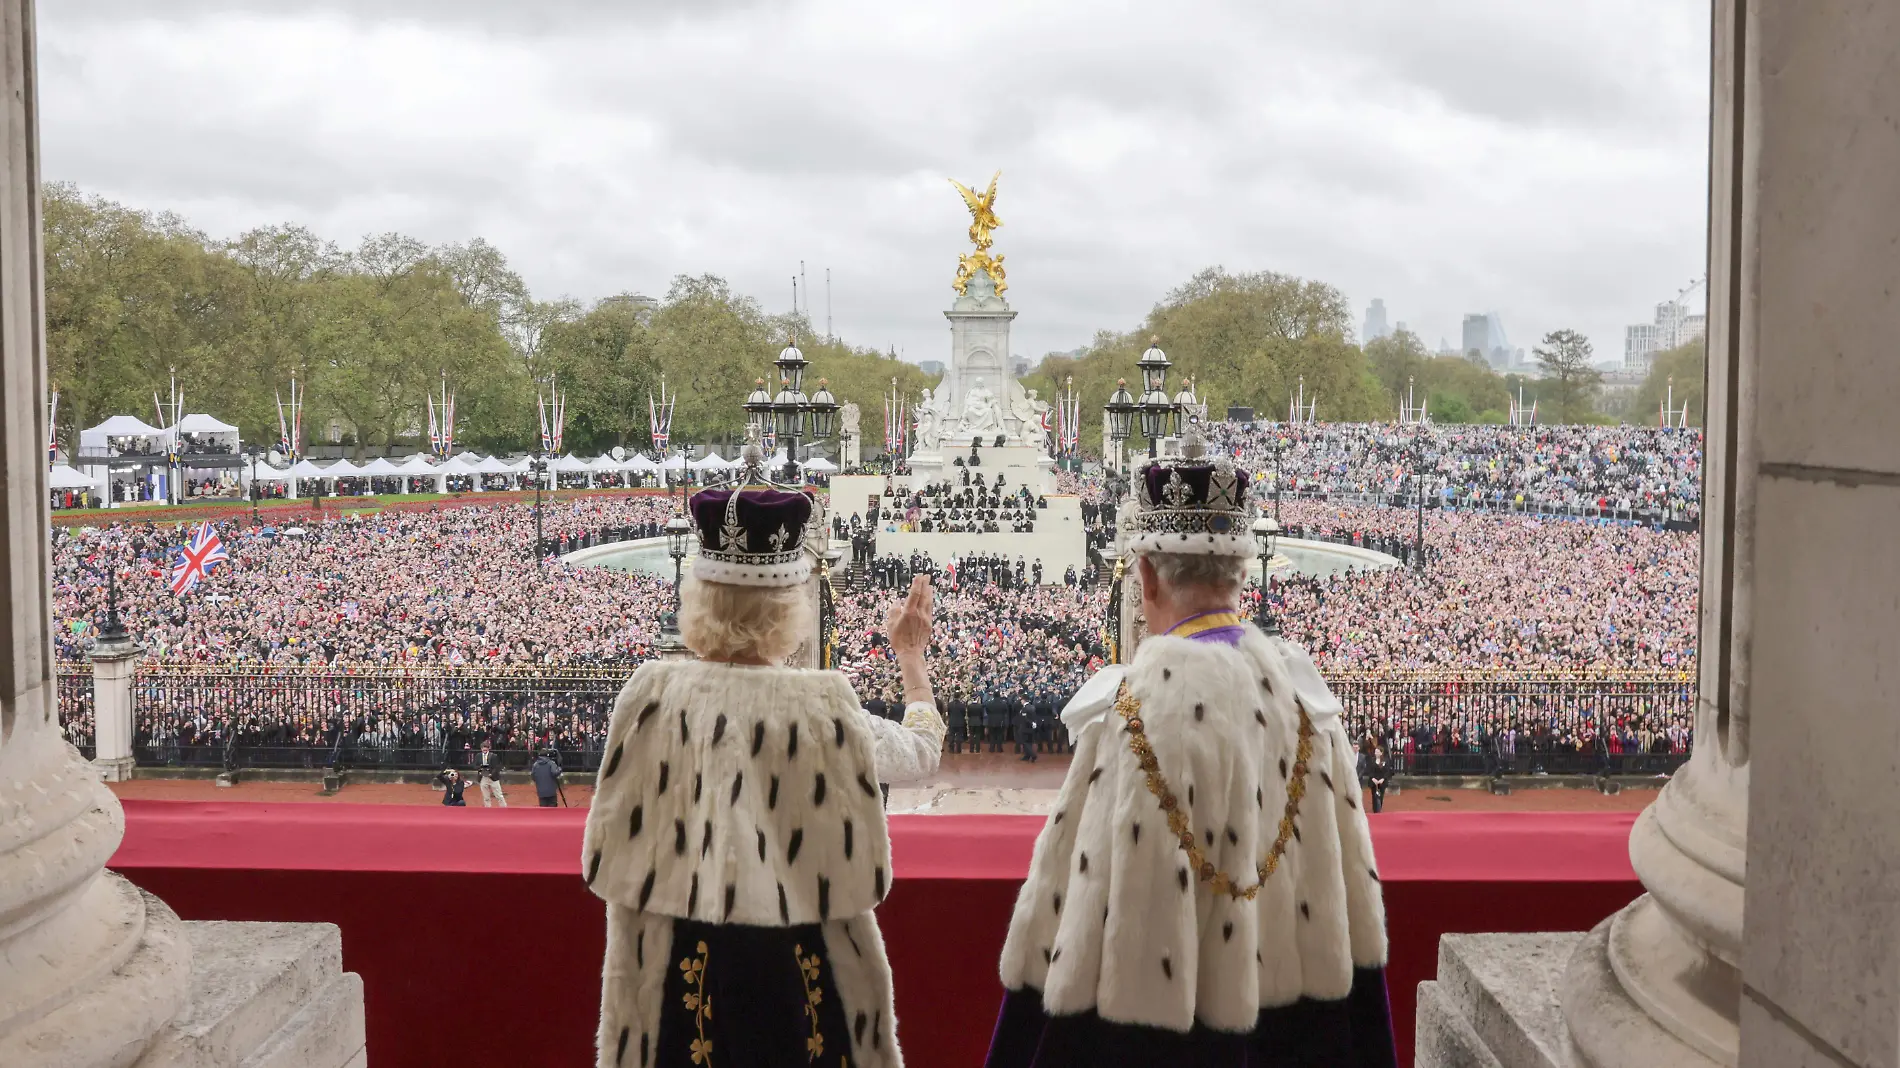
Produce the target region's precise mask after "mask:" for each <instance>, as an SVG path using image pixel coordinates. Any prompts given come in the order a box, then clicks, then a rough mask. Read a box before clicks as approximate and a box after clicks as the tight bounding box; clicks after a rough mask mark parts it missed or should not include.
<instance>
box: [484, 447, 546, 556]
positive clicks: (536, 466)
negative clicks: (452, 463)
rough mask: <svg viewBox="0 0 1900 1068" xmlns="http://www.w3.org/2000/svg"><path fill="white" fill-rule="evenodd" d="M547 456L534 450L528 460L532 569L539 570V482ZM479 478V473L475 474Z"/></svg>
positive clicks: (544, 473)
mask: <svg viewBox="0 0 1900 1068" xmlns="http://www.w3.org/2000/svg"><path fill="white" fill-rule="evenodd" d="M547 470H548V458H547V457H546V456H544V455H542V454H541V453H539V452H536V453H535V454H534V455H533V456H532V457H531V458H530V459H529V460H528V471H529V472H530V473H531V474H533V475H534V570H535V573H536V574H540V572H541V482H542V480H543V479H544V478H545V476H546V475H547ZM475 477H477V478H480V477H481V476H480V475H477V476H475Z"/></svg>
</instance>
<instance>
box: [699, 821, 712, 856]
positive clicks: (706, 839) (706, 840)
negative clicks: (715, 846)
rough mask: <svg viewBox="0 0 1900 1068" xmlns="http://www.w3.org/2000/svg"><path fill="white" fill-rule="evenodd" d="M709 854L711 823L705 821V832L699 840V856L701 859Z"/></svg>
mask: <svg viewBox="0 0 1900 1068" xmlns="http://www.w3.org/2000/svg"><path fill="white" fill-rule="evenodd" d="M710 852H712V821H711V820H707V821H706V831H705V833H704V834H702V835H701V836H700V838H699V855H700V856H702V857H703V856H705V855H706V854H708V853H710Z"/></svg>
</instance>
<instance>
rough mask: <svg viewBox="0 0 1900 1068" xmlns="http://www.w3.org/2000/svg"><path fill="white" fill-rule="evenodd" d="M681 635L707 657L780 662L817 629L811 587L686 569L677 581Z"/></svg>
mask: <svg viewBox="0 0 1900 1068" xmlns="http://www.w3.org/2000/svg"><path fill="white" fill-rule="evenodd" d="M679 626H680V638H681V639H682V640H684V641H685V642H686V647H687V648H689V649H691V650H692V651H693V652H695V653H698V654H699V655H700V656H701V657H704V658H705V659H707V660H734V659H758V660H763V661H765V662H766V663H769V664H777V663H781V662H783V661H784V660H785V658H786V657H788V656H791V655H792V652H793V651H794V650H796V649H797V648H798V646H799V643H800V642H803V641H804V640H805V639H806V638H807V637H809V636H810V634H811V632H813V631H815V630H816V629H817V628H816V623H815V621H814V620H813V619H812V608H811V599H810V594H809V592H808V591H807V590H806V589H805V587H804V585H803V584H802V583H801V584H799V585H797V586H735V585H733V584H731V583H726V582H709V581H707V580H705V579H701V578H698V577H695V576H694V575H693V574H692V573H691V572H688V573H687V575H686V577H685V578H684V579H683V580H682V581H681V583H680V614H679Z"/></svg>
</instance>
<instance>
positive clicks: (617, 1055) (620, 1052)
mask: <svg viewBox="0 0 1900 1068" xmlns="http://www.w3.org/2000/svg"><path fill="white" fill-rule="evenodd" d="M632 1030H633V1029H632V1028H629V1027H623V1028H621V1029H620V1044H619V1045H618V1046H617V1047H615V1049H614V1063H615V1064H619V1063H620V1060H621V1058H623V1057H625V1056H626V1055H627V1039H628V1038H629V1037H630V1036H631V1033H632Z"/></svg>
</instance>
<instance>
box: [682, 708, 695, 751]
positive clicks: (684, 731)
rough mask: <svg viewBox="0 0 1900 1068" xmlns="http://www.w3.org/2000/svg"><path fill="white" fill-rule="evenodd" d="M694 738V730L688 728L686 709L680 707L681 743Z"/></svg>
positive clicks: (683, 743)
mask: <svg viewBox="0 0 1900 1068" xmlns="http://www.w3.org/2000/svg"><path fill="white" fill-rule="evenodd" d="M692 740H693V732H692V731H690V730H688V729H687V728H686V710H685V709H683V708H682V709H680V744H681V745H685V744H686V743H687V742H690V741H692Z"/></svg>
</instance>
